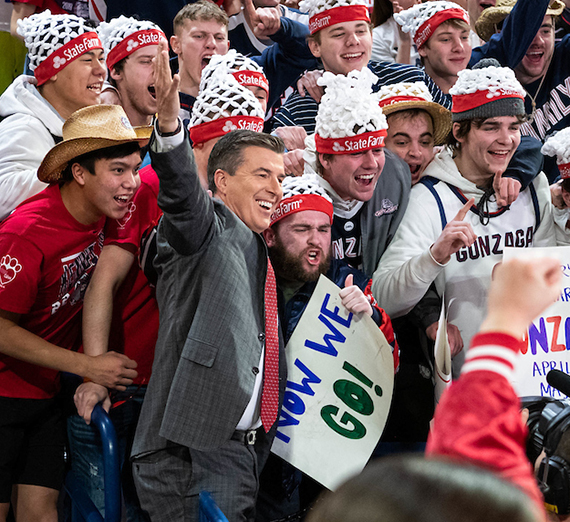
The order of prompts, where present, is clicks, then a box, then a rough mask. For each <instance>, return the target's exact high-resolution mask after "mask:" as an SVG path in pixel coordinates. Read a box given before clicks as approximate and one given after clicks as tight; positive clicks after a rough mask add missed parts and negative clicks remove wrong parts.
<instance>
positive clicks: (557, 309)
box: [503, 247, 570, 399]
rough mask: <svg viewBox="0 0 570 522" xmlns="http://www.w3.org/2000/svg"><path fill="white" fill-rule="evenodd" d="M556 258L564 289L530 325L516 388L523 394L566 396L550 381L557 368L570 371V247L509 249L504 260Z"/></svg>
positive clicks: (514, 384)
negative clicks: (551, 384)
mask: <svg viewBox="0 0 570 522" xmlns="http://www.w3.org/2000/svg"><path fill="white" fill-rule="evenodd" d="M538 257H553V258H556V259H559V260H560V265H561V267H562V291H561V294H560V297H559V299H558V301H556V303H554V304H553V305H552V306H550V307H549V308H548V309H547V310H546V311H545V312H543V313H542V315H540V316H539V317H537V318H536V319H535V320H534V321H533V322H532V324H531V326H530V327H529V330H528V333H527V336H526V348H525V349H524V350H523V351H522V355H521V357H519V359H518V361H517V365H516V368H515V377H514V381H513V383H512V384H513V387H514V388H515V390H516V392H517V394H518V395H519V396H520V397H524V396H527V395H541V396H545V397H554V398H556V399H565V398H566V396H565V395H564V394H562V393H560V392H559V391H558V390H556V389H555V388H552V387H551V386H550V385H549V384H548V383H547V382H546V374H547V373H548V372H549V371H550V370H553V369H556V370H560V371H562V372H564V373H570V351H569V350H570V247H550V248H505V250H504V254H503V261H508V260H509V259H514V258H518V259H532V258H538Z"/></svg>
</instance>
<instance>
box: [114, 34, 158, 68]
mask: <svg viewBox="0 0 570 522" xmlns="http://www.w3.org/2000/svg"><path fill="white" fill-rule="evenodd" d="M161 39H163V40H165V41H166V36H165V34H164V33H163V32H162V31H160V30H158V29H143V30H141V31H136V32H135V33H132V34H130V35H129V36H126V37H125V38H123V40H121V41H120V42H119V43H118V44H117V45H115V47H113V49H111V50H110V51H109V54H108V55H107V67H108V68H109V69H112V68H113V65H115V64H116V63H118V62H120V61H121V60H122V59H123V58H126V57H127V56H129V54H133V53H134V52H135V51H138V50H139V49H140V48H141V47H146V46H147V45H158V42H160V40H161Z"/></svg>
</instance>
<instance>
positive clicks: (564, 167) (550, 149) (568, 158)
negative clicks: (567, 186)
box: [541, 128, 570, 179]
mask: <svg viewBox="0 0 570 522" xmlns="http://www.w3.org/2000/svg"><path fill="white" fill-rule="evenodd" d="M541 152H542V153H543V154H544V155H545V156H555V157H556V163H557V165H558V170H559V171H560V177H561V178H562V179H567V178H570V128H568V129H563V130H561V131H559V132H557V133H556V134H554V136H551V137H550V138H548V139H547V140H546V142H545V144H544V145H543V146H542V149H541Z"/></svg>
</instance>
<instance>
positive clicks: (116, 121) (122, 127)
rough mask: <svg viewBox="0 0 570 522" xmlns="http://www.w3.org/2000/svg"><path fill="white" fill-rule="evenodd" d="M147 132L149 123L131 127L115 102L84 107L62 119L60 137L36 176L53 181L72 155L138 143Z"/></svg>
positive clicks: (58, 177)
mask: <svg viewBox="0 0 570 522" xmlns="http://www.w3.org/2000/svg"><path fill="white" fill-rule="evenodd" d="M151 134H152V127H151V126H148V127H133V126H132V125H131V124H130V122H129V119H128V118H127V115H126V114H125V111H124V110H123V108H122V107H120V106H119V105H92V106H90V107H84V108H83V109H79V110H78V111H75V112H74V113H73V114H72V115H71V116H70V117H69V119H68V120H67V121H66V122H65V123H64V125H63V141H62V142H61V143H58V144H57V145H56V146H55V147H53V148H52V149H51V150H50V151H49V152H48V153H47V154H46V157H45V158H44V160H43V161H42V164H41V165H40V168H39V169H38V178H39V179H40V181H44V182H45V183H56V182H58V181H59V180H60V179H61V174H62V172H63V170H65V167H67V164H68V163H69V162H70V161H71V160H72V159H74V158H77V157H79V156H82V155H83V154H86V153H88V152H93V151H95V150H99V149H106V148H107V147H114V146H115V145H122V144H124V143H130V142H133V141H138V142H139V143H140V145H141V146H142V145H144V142H145V141H146V140H148V139H149V138H150V135H151Z"/></svg>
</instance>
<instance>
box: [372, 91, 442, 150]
mask: <svg viewBox="0 0 570 522" xmlns="http://www.w3.org/2000/svg"><path fill="white" fill-rule="evenodd" d="M378 94H379V95H380V107H382V112H383V113H384V114H385V115H386V116H389V115H390V114H394V113H396V112H401V111H407V110H412V109H421V110H424V111H426V112H427V113H428V114H429V115H430V116H431V119H432V121H433V133H434V141H435V144H436V145H442V144H443V143H444V142H445V139H446V138H447V136H448V134H449V133H450V131H451V112H450V111H449V110H447V109H446V108H445V107H443V106H442V105H440V104H439V103H435V102H434V101H432V100H433V98H432V95H431V93H430V92H429V90H428V88H427V86H426V84H425V83H423V82H414V83H409V82H403V83H394V84H391V85H383V86H382V87H381V89H380V90H379V91H378Z"/></svg>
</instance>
